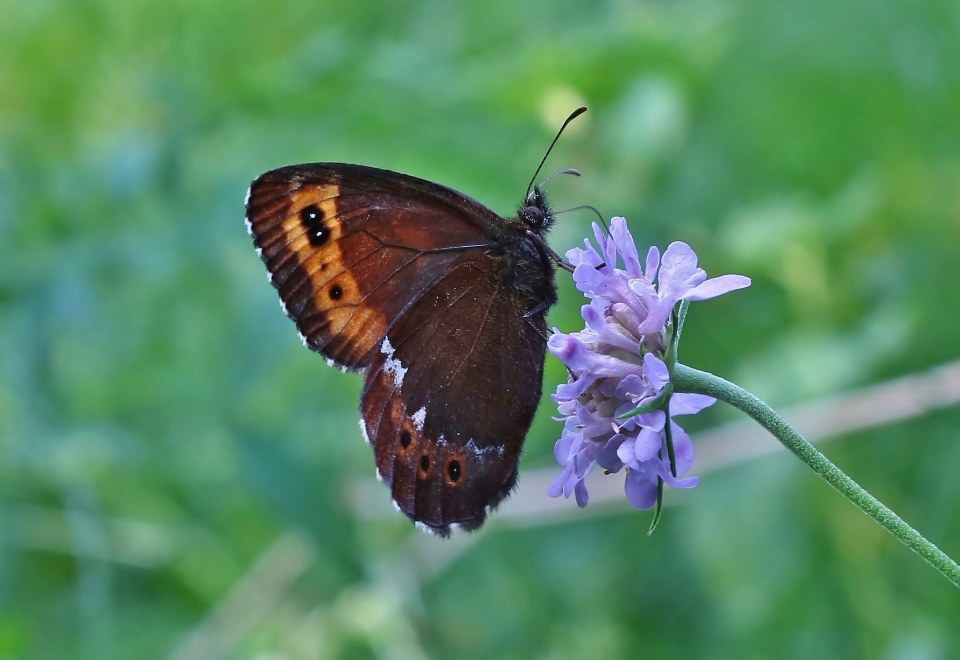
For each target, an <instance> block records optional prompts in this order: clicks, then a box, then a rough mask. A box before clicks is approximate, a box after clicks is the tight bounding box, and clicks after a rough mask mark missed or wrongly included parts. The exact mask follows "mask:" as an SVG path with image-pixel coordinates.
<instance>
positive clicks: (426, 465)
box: [420, 454, 430, 472]
mask: <svg viewBox="0 0 960 660" xmlns="http://www.w3.org/2000/svg"><path fill="white" fill-rule="evenodd" d="M420 469H421V470H423V471H424V472H429V471H430V457H429V456H427V455H426V454H424V455H423V456H421V457H420Z"/></svg>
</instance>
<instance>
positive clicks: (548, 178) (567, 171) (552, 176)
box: [538, 167, 581, 188]
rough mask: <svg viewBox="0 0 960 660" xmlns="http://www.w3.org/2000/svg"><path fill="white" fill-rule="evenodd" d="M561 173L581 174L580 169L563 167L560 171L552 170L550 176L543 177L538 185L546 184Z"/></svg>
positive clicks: (541, 186)
mask: <svg viewBox="0 0 960 660" xmlns="http://www.w3.org/2000/svg"><path fill="white" fill-rule="evenodd" d="M561 174H572V175H573V176H581V174H580V170H575V169H573V168H572V167H565V168H563V169H562V170H560V171H558V172H554V173H553V174H551V175H550V176H548V177H547V178H546V179H544V180H543V181H541V182H540V185H539V186H538V187H540V188H543V187H544V186H545V185H547V184H548V183H550V182H551V181H553V180H554V179H556V178H557V177H558V176H560V175H561Z"/></svg>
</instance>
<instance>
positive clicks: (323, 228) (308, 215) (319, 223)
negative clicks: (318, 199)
mask: <svg viewBox="0 0 960 660" xmlns="http://www.w3.org/2000/svg"><path fill="white" fill-rule="evenodd" d="M300 222H302V223H303V226H304V228H305V229H306V230H307V237H308V238H309V240H310V245H312V246H314V247H320V246H321V245H323V244H324V243H326V242H327V240H329V238H330V229H329V228H328V227H327V225H326V224H325V222H324V217H323V209H321V208H320V207H319V206H317V205H316V204H310V205H309V206H305V207H303V208H302V209H301V210H300Z"/></svg>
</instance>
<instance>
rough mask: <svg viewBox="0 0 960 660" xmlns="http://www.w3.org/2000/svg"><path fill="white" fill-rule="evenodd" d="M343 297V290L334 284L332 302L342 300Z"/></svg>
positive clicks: (331, 294) (331, 295)
mask: <svg viewBox="0 0 960 660" xmlns="http://www.w3.org/2000/svg"><path fill="white" fill-rule="evenodd" d="M342 296H343V289H342V288H340V285H339V284H334V285H333V286H331V287H330V299H331V300H340V298H341V297H342Z"/></svg>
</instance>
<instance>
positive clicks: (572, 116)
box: [523, 106, 587, 199]
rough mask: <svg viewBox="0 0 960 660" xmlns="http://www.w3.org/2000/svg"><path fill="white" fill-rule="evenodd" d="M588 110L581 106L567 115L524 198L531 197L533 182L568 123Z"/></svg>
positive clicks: (531, 180) (541, 160) (531, 179)
mask: <svg viewBox="0 0 960 660" xmlns="http://www.w3.org/2000/svg"><path fill="white" fill-rule="evenodd" d="M586 111H587V108H586V106H581V107H579V108H577V109H576V110H574V111H573V112H571V113H570V116H569V117H567V119H566V121H564V122H563V125H562V126H561V127H560V130H559V131H557V136H556V137H555V138H553V142H551V143H550V146H549V147H547V153H545V154H543V158H541V159H540V164H539V165H537V170H536V171H535V172H534V173H533V176H532V177H530V184H529V185H528V186H527V192H526V193H524V195H523V198H524V199H527V198H528V197H530V190H531V189H532V188H533V182H534V181H536V180H537V175H538V174H540V170H541V169H542V168H543V164H544V163H546V162H547V157H548V156H549V155H550V152H551V151H553V146H554V145H555V144H556V143H557V140H559V139H560V136H561V135H563V129H565V128H566V127H567V124H569V123H570V122H572V121H573V120H574V119H576V118H577V117H579V116H580V115H582V114H583V113H584V112H586ZM551 178H552V177H551Z"/></svg>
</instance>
